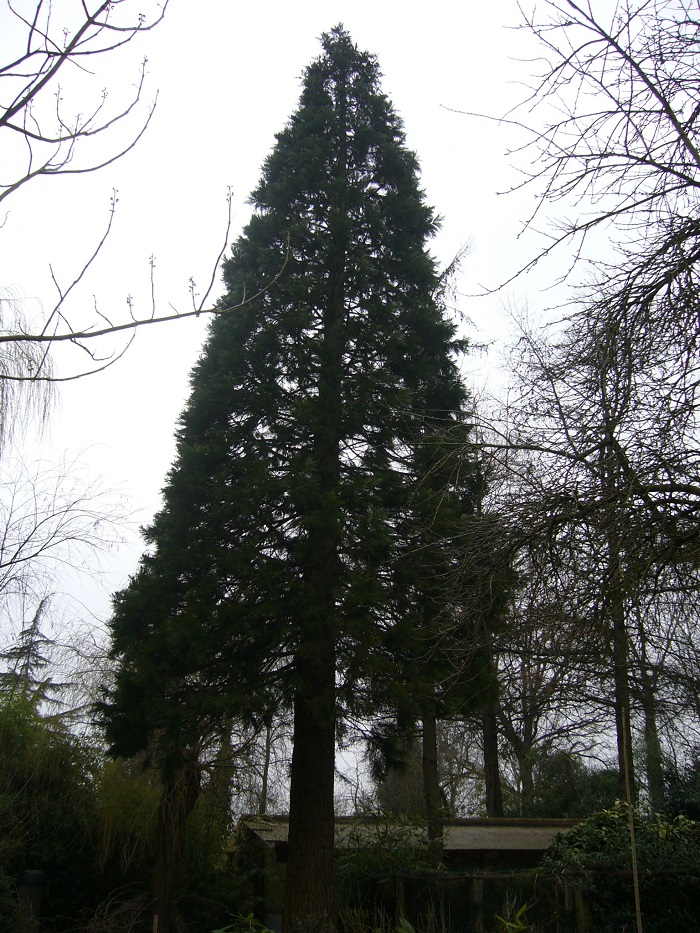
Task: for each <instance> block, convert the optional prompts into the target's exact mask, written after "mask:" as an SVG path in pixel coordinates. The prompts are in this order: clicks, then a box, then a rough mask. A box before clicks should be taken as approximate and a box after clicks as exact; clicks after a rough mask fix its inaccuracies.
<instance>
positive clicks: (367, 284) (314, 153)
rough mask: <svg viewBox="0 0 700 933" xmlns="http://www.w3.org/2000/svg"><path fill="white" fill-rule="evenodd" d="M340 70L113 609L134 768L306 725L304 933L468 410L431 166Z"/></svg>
mask: <svg viewBox="0 0 700 933" xmlns="http://www.w3.org/2000/svg"><path fill="white" fill-rule="evenodd" d="M323 49H324V51H323V54H322V56H321V57H320V58H319V59H318V60H317V61H315V62H314V63H312V64H311V65H310V66H309V67H308V69H307V70H306V72H305V75H304V86H303V92H302V96H301V101H300V105H299V108H298V110H297V111H296V113H295V114H294V115H293V116H292V118H291V120H290V121H289V123H288V125H287V126H286V127H285V129H284V130H283V131H282V132H281V133H279V134H278V136H277V144H276V146H275V148H274V150H273V152H272V153H271V155H270V156H269V157H268V159H267V161H266V163H265V166H264V170H263V175H262V179H261V181H260V184H259V186H258V187H257V189H256V190H255V191H254V192H253V195H252V203H253V205H254V208H255V213H254V216H253V218H252V220H251V222H250V223H249V225H248V226H247V228H246V230H245V231H244V234H243V235H242V237H241V238H240V239H239V241H238V242H237V243H236V245H235V247H234V250H233V255H232V257H231V258H230V259H229V260H228V261H227V262H226V264H225V272H224V277H225V282H226V285H227V289H228V291H227V294H226V296H225V297H224V298H223V299H222V302H223V303H225V304H226V305H230V304H237V303H241V302H242V301H243V300H244V299H246V298H247V297H249V296H251V295H256V296H257V297H256V298H255V300H252V301H249V302H248V303H247V304H245V305H244V306H243V307H242V308H241V310H240V311H239V312H237V313H235V314H230V315H225V316H221V317H219V318H217V319H216V320H215V321H214V322H212V325H211V330H210V335H209V338H208V341H207V343H206V345H205V348H204V351H203V354H202V357H201V360H200V362H199V363H198V365H197V366H196V367H195V370H194V372H193V375H192V394H191V397H190V400H189V403H188V405H187V407H186V408H185V411H184V412H183V415H182V417H181V420H180V426H179V429H178V450H177V459H176V462H175V464H174V466H173V468H172V470H171V471H170V474H169V476H168V483H167V486H166V488H165V491H164V496H165V502H164V507H163V509H162V510H161V512H160V513H159V514H158V515H157V517H156V519H155V521H154V523H153V525H152V526H151V528H150V529H149V530H148V531H147V540H148V542H149V544H150V545H151V547H152V551H151V552H150V553H149V554H147V555H146V556H144V558H143V559H142V564H141V569H140V570H139V572H138V574H137V575H136V576H135V577H134V578H133V580H132V581H131V583H130V585H129V587H128V588H127V589H126V590H124V591H123V592H122V593H121V594H119V595H118V597H117V599H116V602H115V614H114V618H113V621H112V633H113V654H114V657H115V659H116V660H117V662H118V665H119V669H118V673H117V677H116V681H115V686H114V690H113V692H112V696H111V700H110V702H109V705H108V710H107V720H108V734H109V735H110V737H111V740H112V743H113V744H112V747H113V750H114V751H115V752H119V751H122V750H124V748H125V747H126V746H128V748H129V750H133V749H134V747H135V746H136V745H138V744H139V743H141V744H145V743H147V742H148V740H149V738H150V737H151V736H153V735H154V734H155V733H156V732H157V733H158V736H159V739H158V741H159V742H163V741H164V738H165V737H166V736H167V740H168V742H169V743H170V745H171V747H172V748H178V747H180V748H181V747H183V746H184V744H185V734H186V730H185V729H183V723H184V721H185V719H186V720H187V722H188V723H191V721H192V717H193V716H195V715H197V714H196V713H194V712H193V711H194V710H199V711H200V713H202V714H203V713H204V712H206V715H214V716H216V715H219V716H220V715H224V714H226V715H234V716H236V715H239V716H240V715H245V714H246V712H248V713H257V714H261V713H264V712H265V711H266V710H268V709H270V708H272V707H273V706H274V705H275V704H279V703H281V704H282V705H289V706H291V707H292V708H293V713H294V747H293V754H292V763H291V791H290V829H289V862H288V866H287V897H286V905H285V910H286V914H285V928H286V929H287V930H288V931H292V930H296V929H298V928H301V927H303V928H305V929H307V928H312V929H314V930H319V931H320V930H322V929H323V928H324V925H328V926H329V927H332V926H333V924H334V919H335V900H334V888H333V830H334V814H333V780H334V759H335V738H336V726H337V721H338V715H339V714H340V716H341V717H342V715H343V713H344V711H345V710H347V709H352V708H353V707H355V706H356V703H357V696H358V695H360V694H362V693H363V691H358V689H357V688H358V686H359V685H361V684H367V683H370V682H374V685H375V686H374V691H375V693H376V692H377V691H379V687H378V686H377V685H378V684H380V683H381V684H383V685H384V688H385V689H386V686H387V685H389V684H391V681H392V670H391V669H390V667H388V666H387V665H388V663H389V660H390V659H391V657H392V652H391V650H390V647H391V642H392V640H394V641H397V642H398V641H400V640H401V638H403V637H404V635H403V631H402V624H403V622H402V619H401V617H400V614H399V613H397V611H396V585H395V583H396V580H395V578H396V573H397V569H396V568H397V565H400V564H401V560H402V557H403V555H404V554H405V552H406V549H407V536H408V535H409V534H410V535H412V536H413V537H414V538H415V536H416V535H417V533H418V532H417V528H418V526H419V525H422V524H423V523H424V519H425V515H426V513H427V511H428V509H429V508H430V507H431V504H432V507H433V509H435V508H436V507H437V503H438V502H439V498H438V497H437V495H436V489H435V485H434V484H426V485H425V486H424V487H421V484H420V482H419V481H418V477H419V475H420V464H421V462H422V461H423V460H424V459H425V458H426V451H427V450H429V448H430V445H431V444H432V443H433V438H434V437H437V436H439V435H440V434H442V432H444V431H446V430H449V429H451V428H454V426H455V425H456V424H459V423H460V422H461V421H462V419H463V415H464V409H465V406H466V402H467V396H466V393H465V390H464V388H463V385H462V383H461V381H460V378H459V371H458V367H457V359H456V357H457V355H458V353H459V351H460V350H461V349H462V346H461V344H460V343H459V342H458V341H457V340H456V338H455V328H454V326H453V324H452V323H451V322H450V321H449V320H448V318H447V315H446V312H445V310H444V308H443V307H442V303H441V300H440V288H439V285H440V282H439V276H438V275H437V272H436V268H435V263H434V260H433V259H432V257H431V256H430V254H429V253H428V252H427V249H426V243H427V241H428V239H429V238H430V236H431V235H432V233H433V232H434V231H435V229H436V220H435V217H434V215H433V213H432V211H431V210H430V208H429V207H427V206H426V204H425V203H424V197H423V193H422V191H421V189H420V187H419V183H418V176H417V163H416V159H415V156H414V155H413V154H412V153H411V152H410V151H409V150H408V149H407V148H406V145H405V140H404V133H403V129H402V126H401V122H400V120H399V118H398V117H397V116H396V114H395V113H394V111H393V109H392V107H391V105H390V103H389V102H388V100H387V98H386V97H385V96H384V95H383V94H382V93H381V91H380V89H379V69H378V66H377V63H376V61H375V59H374V58H373V57H372V56H371V55H369V54H367V53H364V52H360V51H358V49H357V48H356V47H355V46H354V44H353V43H352V41H351V39H350V37H349V36H348V34H347V33H346V32H345V31H344V30H343V29H342V28H341V27H338V28H336V29H335V30H333V32H332V33H330V34H329V35H325V36H324V37H323ZM285 256H288V258H287V263H286V267H285V270H284V274H283V275H282V276H281V278H280V279H279V281H278V282H277V284H276V285H275V286H274V287H273V288H269V289H265V286H266V285H267V283H269V281H270V278H271V276H272V277H274V275H275V274H276V273H277V271H278V270H279V268H280V266H281V264H282V263H283V262H284V260H285ZM446 494H447V495H449V494H450V492H449V490H447V491H446ZM416 585H417V586H420V583H417V584H416ZM387 646H389V647H387ZM396 671H397V672H398V673H399V674H400V667H399V666H397V667H396ZM158 693H160V694H162V695H163V696H164V702H163V703H158V704H154V706H153V707H152V708H151V707H150V706H149V712H148V714H147V715H148V717H149V718H148V721H144V717H143V710H144V707H145V706H148V705H149V704H148V703H144V699H149V701H150V698H151V697H153V698H155V696H156V695H157V694H158ZM134 698H137V702H136V704H134V702H133V701H134ZM188 711H189V712H188ZM180 713H182V716H181V717H180V721H179V722H178V716H180ZM161 717H162V718H161ZM183 717H184V718H183ZM159 719H160V721H159ZM164 724H166V725H165V728H164ZM191 739H192V733H190V737H189V740H190V741H191ZM305 925H306V926H305ZM309 925H310V926H309Z"/></svg>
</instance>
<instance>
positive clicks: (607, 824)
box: [541, 801, 700, 933]
mask: <svg viewBox="0 0 700 933" xmlns="http://www.w3.org/2000/svg"><path fill="white" fill-rule="evenodd" d="M634 825H635V839H636V847H637V861H638V865H639V878H640V895H641V904H642V913H643V917H644V921H645V926H648V928H649V929H653V930H654V933H675V931H676V930H678V929H682V928H683V927H684V925H685V927H686V928H687V929H693V928H694V927H695V921H696V919H697V917H698V912H699V910H700V900H699V898H698V894H697V887H698V879H699V878H700V823H696V822H695V821H694V820H690V819H688V818H687V817H683V816H678V817H676V818H675V819H670V818H669V817H667V816H666V815H664V814H662V813H654V812H649V813H642V814H640V813H635V815H634ZM541 865H542V868H543V869H544V870H545V871H549V872H553V873H555V874H564V873H566V874H567V875H568V880H569V882H570V883H572V884H576V885H578V886H580V887H581V888H582V889H583V890H584V893H585V896H586V898H587V899H588V900H589V902H590V906H591V909H592V912H593V917H594V921H595V929H596V931H597V933H607V931H613V930H619V929H620V928H621V926H622V925H623V924H624V923H630V922H632V920H633V918H634V903H633V898H632V885H631V881H630V877H631V847H630V838H629V826H628V812H627V805H626V804H625V803H622V802H621V801H617V802H616V803H615V805H614V806H613V807H611V808H610V809H608V810H602V811H601V812H600V813H596V814H594V815H593V816H591V817H590V818H589V819H587V820H584V821H583V822H582V823H581V824H579V826H577V827H575V828H574V829H572V830H571V831H570V832H569V833H567V835H566V836H563V837H562V836H560V837H559V838H558V839H557V840H556V841H555V842H554V843H553V844H552V846H551V847H550V848H549V850H548V851H547V853H546V854H545V857H544V859H543V860H542V863H541Z"/></svg>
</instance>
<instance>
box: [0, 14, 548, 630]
mask: <svg viewBox="0 0 700 933" xmlns="http://www.w3.org/2000/svg"><path fill="white" fill-rule="evenodd" d="M21 5H22V4H21V3H20V6H21ZM25 5H26V4H25ZM30 5H31V4H30ZM74 6H75V3H74V0H57V2H56V3H55V13H54V16H55V17H56V18H57V19H58V18H59V17H60V16H61V15H64V14H65V11H66V10H69V9H71V8H72V7H74ZM134 8H135V9H136V8H138V10H141V9H143V10H144V11H147V10H148V8H149V4H148V3H145V2H144V3H143V4H141V6H138V5H136V4H135V5H134ZM0 9H1V11H2V12H0V52H1V53H2V54H3V55H7V46H8V44H9V41H10V39H9V37H10V34H11V30H10V28H9V26H10V13H9V11H8V8H7V6H6V4H5V2H4V0H3V2H2V5H1V7H0ZM519 21H520V15H519V12H518V5H517V3H516V2H515V0H497V2H495V3H493V4H491V5H489V6H487V5H485V4H484V5H481V4H472V3H464V2H463V3H456V2H454V0H450V2H447V0H432V2H431V3H429V4H421V5H420V6H418V5H417V4H416V5H414V6H412V7H411V6H409V5H407V4H403V3H402V4H398V3H393V2H386V0H385V2H382V0H371V2H368V0H353V2H342V0H324V2H320V0H318V2H309V0H299V2H296V3H281V2H277V0H271V2H270V0H268V2H267V3H245V4H244V3H240V2H228V0H198V2H197V4H196V5H195V4H193V3H191V2H188V0H171V3H170V6H169V8H168V12H167V15H166V19H165V21H164V23H163V24H162V25H161V26H159V27H158V29H157V30H156V31H155V32H154V33H152V34H149V35H146V36H144V37H143V38H142V39H140V40H139V43H138V44H136V43H135V44H134V46H133V47H132V48H131V49H130V50H129V51H128V53H127V54H125V55H123V56H121V57H120V58H118V59H116V58H115V59H113V60H112V61H111V62H110V69H109V72H108V73H107V72H104V73H101V74H100V75H98V76H96V77H95V78H94V79H92V78H91V77H90V75H86V74H83V75H78V74H76V75H75V76H73V77H72V78H71V80H70V81H68V82H67V84H66V87H65V90H64V92H63V96H64V102H65V105H66V108H67V109H70V108H71V106H72V109H74V110H78V109H82V108H83V107H84V106H87V104H84V101H86V100H88V101H89V100H90V99H93V98H94V96H95V94H96V93H98V92H99V90H100V89H101V88H102V86H103V84H105V83H106V84H107V86H108V90H109V93H110V98H113V99H115V100H117V99H118V98H119V95H120V94H125V93H128V92H129V90H130V88H131V87H132V85H133V83H134V81H135V80H136V78H137V75H138V62H139V60H140V58H141V57H142V56H143V55H147V56H148V59H149V61H148V79H147V88H146V98H147V99H148V100H150V99H152V98H153V96H154V95H155V93H156V91H158V94H159V97H158V106H157V109H156V112H155V116H154V118H153V121H152V124H151V126H150V127H149V129H148V132H147V135H146V136H145V138H144V139H143V140H142V141H141V142H140V143H139V145H138V147H137V148H136V149H135V150H134V151H133V152H132V153H130V154H129V155H128V156H126V157H125V158H124V159H123V160H122V161H120V162H119V163H116V164H115V165H114V166H111V167H109V168H107V169H105V170H103V171H101V172H100V173H99V174H97V175H93V176H79V177H77V178H70V179H68V178H64V179H48V180H39V181H37V182H34V183H32V184H31V185H29V186H27V187H26V188H25V189H24V190H23V191H22V192H20V193H18V194H17V195H16V196H15V197H14V198H13V199H10V200H9V201H8V202H6V203H7V207H8V209H9V214H8V216H7V219H6V221H5V224H4V226H3V227H2V228H1V229H0V244H1V245H0V284H1V285H2V286H4V287H12V288H14V289H16V290H17V291H18V293H20V294H21V295H22V296H23V298H24V300H25V305H26V307H27V309H28V311H29V313H30V314H35V315H37V316H39V315H40V313H41V309H42V307H43V308H49V307H50V306H51V302H52V298H53V294H52V289H51V282H50V279H49V277H48V266H49V264H50V263H51V264H52V265H53V267H54V270H55V272H56V274H57V276H58V277H59V279H63V280H67V279H68V278H69V277H70V275H71V273H72V272H75V271H76V270H77V269H79V268H80V267H81V265H82V263H83V262H84V260H85V258H86V256H87V255H88V254H89V251H90V249H91V247H93V246H94V243H95V242H96V239H97V238H98V236H99V232H100V230H101V229H102V226H103V225H104V223H105V221H106V218H107V213H108V208H109V202H110V196H111V192H112V189H118V192H119V204H118V213H117V219H116V226H115V231H114V234H113V236H112V237H111V240H110V242H109V243H108V245H107V247H106V249H105V252H104V254H103V255H102V257H101V259H100V261H99V262H98V264H97V265H96V267H95V269H94V272H93V273H92V274H91V276H90V278H89V280H88V281H86V283H85V285H84V288H83V290H82V291H81V292H80V293H79V295H78V296H77V304H76V305H74V307H75V308H76V313H77V309H78V307H79V306H80V305H81V303H82V307H83V308H84V307H88V308H89V307H91V305H92V301H93V297H92V296H93V295H95V296H96V300H97V302H98V306H99V308H100V309H101V310H102V311H103V312H104V313H105V314H107V315H109V316H110V317H118V316H119V315H120V314H122V313H123V311H124V309H125V308H126V299H127V295H132V296H133V298H134V300H135V302H136V308H137V311H138V310H139V309H142V310H147V307H148V290H149V257H150V256H151V255H155V257H156V290H157V299H158V303H159V309H163V308H166V307H167V305H168V302H172V303H173V304H174V305H175V306H177V307H185V306H186V305H187V301H188V292H187V287H188V280H189V278H190V276H194V278H195V279H196V281H197V283H198V284H199V285H200V286H201V285H203V284H204V282H205V281H206V280H207V279H208V278H209V276H210V274H211V267H212V263H213V260H214V257H215V256H216V254H217V252H218V250H219V248H220V245H221V239H222V236H223V232H224V224H225V217H226V207H225V198H226V191H227V188H228V186H231V188H232V189H233V191H234V215H235V216H234V228H233V231H232V235H231V238H230V239H231V240H233V239H234V238H235V235H236V234H237V232H238V231H240V229H241V227H242V225H243V224H244V222H245V221H246V219H247V217H248V208H247V206H246V199H247V195H248V192H249V191H250V190H251V188H252V187H253V186H254V185H255V184H256V182H257V179H258V175H259V171H260V166H261V164H262V162H263V160H264V158H265V156H266V155H267V154H268V152H269V151H270V149H271V147H272V145H273V143H274V134H275V132H276V131H278V130H279V129H281V128H282V126H283V125H284V123H285V121H286V120H287V118H288V117H289V116H290V114H291V113H292V112H293V110H294V108H295V106H296V103H297V100H298V95H299V89H300V75H301V72H302V70H303V68H304V67H305V66H306V65H307V64H308V63H309V61H310V60H311V59H313V58H314V57H316V56H317V55H318V54H319V43H318V37H319V36H320V34H321V33H322V32H324V31H327V30H329V29H330V28H332V27H333V26H334V25H336V24H337V23H339V22H342V23H343V24H344V25H345V26H346V28H347V29H348V30H349V31H350V33H351V35H352V36H353V38H354V40H355V41H356V42H357V44H358V45H359V46H360V47H361V48H364V49H367V50H369V51H371V52H373V53H375V54H376V55H377V57H378V59H379V63H380V66H381V69H382V72H383V74H384V83H383V86H384V90H385V91H386V93H387V94H388V95H389V96H390V98H391V99H392V100H393V102H394V105H395V107H396V109H397V110H398V112H399V113H400V114H401V115H402V117H403V119H404V122H405V128H406V133H407V138H408V144H409V145H410V146H411V148H413V149H414V150H415V151H416V153H417V155H418V158H419V161H420V164H421V166H422V177H423V184H424V187H425V189H426V191H427V196H428V200H429V201H430V203H431V204H432V205H433V206H434V207H435V208H436V210H437V211H438V213H440V214H441V215H442V216H443V217H444V223H443V229H442V232H441V234H440V235H439V237H438V238H437V240H436V242H435V244H434V251H435V253H436V255H437V256H438V258H439V260H440V261H441V262H443V263H445V264H446V263H447V262H449V260H450V259H451V258H452V257H453V255H454V254H455V253H456V252H457V250H458V249H459V248H460V247H461V246H462V245H463V244H464V243H466V242H467V241H471V242H472V244H473V249H472V252H471V255H470V256H469V258H468V259H467V260H466V262H465V265H464V274H463V278H462V280H461V289H462V291H463V292H464V294H465V297H464V298H463V299H462V306H461V310H462V311H463V313H464V314H466V315H468V316H469V318H471V319H472V321H473V322H474V324H475V328H474V329H473V331H472V337H473V339H474V340H475V341H481V340H485V339H486V340H490V339H492V338H494V337H497V336H499V335H501V336H502V335H503V334H504V332H505V329H506V327H507V325H506V323H505V321H506V317H505V313H504V312H503V310H502V307H503V305H504V304H505V303H508V302H511V301H515V302H522V301H524V300H525V298H526V297H527V300H528V301H529V303H530V305H533V306H535V307H537V306H538V305H539V304H541V303H545V299H541V298H540V296H539V294H538V287H539V286H537V285H536V284H535V285H533V284H532V283H528V282H527V281H526V280H522V281H519V282H518V283H516V285H515V286H514V287H513V288H511V289H509V290H507V291H506V293H505V294H502V295H500V296H498V297H497V298H487V299H477V298H471V297H468V294H469V293H471V292H475V291H478V287H479V283H481V284H485V285H495V284H497V283H498V282H499V281H500V280H502V279H504V278H506V277H507V276H508V274H510V273H511V272H512V271H513V270H514V268H516V267H517V266H518V265H519V264H520V263H521V262H522V261H524V259H525V258H527V256H529V255H532V253H533V252H534V250H535V248H536V244H535V243H534V242H533V241H532V240H528V239H525V240H524V241H522V240H521V241H518V240H517V239H516V236H517V234H518V231H519V229H520V221H522V219H523V218H524V217H525V216H526V214H527V212H528V209H529V208H530V207H531V205H532V204H533V203H534V201H533V193H525V194H520V195H514V196H507V195H500V196H499V195H498V194H497V192H499V191H503V190H504V189H507V188H509V187H511V186H512V185H513V184H515V183H517V181H518V175H517V174H516V173H515V172H514V170H513V169H512V168H511V167H510V163H509V159H508V158H507V157H506V154H505V151H506V149H507V148H508V146H509V145H512V144H513V142H514V139H513V137H512V135H511V131H510V130H509V129H508V128H506V127H503V126H500V127H499V126H498V125H497V124H495V123H491V122H487V121H479V120H476V119H473V118H469V117H466V116H463V115H460V114H458V113H455V112H454V111H455V110H462V111H476V112H483V113H489V114H494V115H498V114H500V113H502V112H504V111H505V110H506V109H507V107H508V105H509V104H510V103H513V102H515V101H516V100H519V99H520V98H521V97H522V96H523V90H522V88H519V87H518V82H526V81H527V80H528V77H529V75H530V73H531V71H532V65H531V64H530V63H529V62H528V61H527V60H528V59H531V58H532V57H533V56H534V55H535V54H536V52H537V50H536V48H535V47H534V46H533V43H532V40H531V38H530V37H529V35H528V34H527V33H525V32H518V31H514V30H512V29H509V28H507V27H514V26H516V25H517V24H518V22H519ZM3 34H4V36H5V38H4V39H3ZM3 46H4V48H3ZM71 82H73V83H71ZM2 159H3V154H2V153H0V166H1V165H2ZM543 276H544V277H543ZM537 281H539V282H540V283H542V282H544V281H546V272H545V273H540V278H539V279H538V280H537ZM216 294H218V291H217V292H216ZM203 334H204V321H203V319H198V320H191V321H188V322H178V323H176V324H172V325H166V326H158V327H157V328H152V329H148V330H142V331H141V332H139V333H138V335H137V337H136V341H135V343H134V345H133V346H132V347H131V348H130V349H129V351H128V354H127V356H126V357H125V358H124V359H123V360H122V361H120V362H119V363H117V364H116V365H115V366H114V367H113V368H112V369H110V370H108V371H107V372H105V373H102V374H99V375H96V376H92V377H90V378H89V379H86V380H82V381H78V382H74V383H68V384H65V385H63V386H62V387H61V388H60V398H59V405H58V409H57V411H56V413H55V416H54V419H53V422H52V427H51V432H50V436H49V437H48V438H47V439H46V440H45V442H44V443H43V447H42V449H41V453H40V454H39V452H37V456H38V455H41V456H44V457H46V458H49V459H53V458H55V457H56V456H58V455H63V454H65V453H67V454H68V455H69V456H76V455H80V458H81V460H82V461H83V462H84V463H85V464H86V468H87V469H88V470H89V471H91V472H92V473H93V474H94V475H101V476H102V477H104V480H105V482H106V483H107V484H109V485H114V486H116V487H119V488H120V489H122V490H123V491H126V492H127V493H128V494H129V495H130V496H131V499H132V502H133V508H134V510H135V511H136V512H137V513H138V519H137V520H138V522H139V523H147V522H148V521H149V519H150V517H151V515H152V514H153V512H154V510H155V509H156V508H157V506H158V495H159V490H160V488H161V486H162V484H163V480H164V476H165V473H166V471H167V469H168V467H169V465H170V462H171V460H172V456H173V450H174V447H173V440H172V435H173V430H174V426H175V421H176V418H177V416H178V414H179V412H180V410H181V408H182V405H183V402H184V400H185V398H186V395H187V391H188V374H189V370H190V367H191V365H192V364H193V363H194V361H195V360H196V358H197V355H198V351H199V348H200V346H201V341H202V337H203ZM115 346H118V344H116V345H115ZM58 361H59V365H64V363H63V360H62V358H61V357H59V358H58ZM65 365H67V363H66V364H65ZM469 365H470V366H473V368H474V371H475V376H474V378H475V380H476V382H477V383H481V381H482V379H483V374H484V371H485V370H484V363H483V358H481V357H474V358H473V359H472V360H471V361H470V363H469ZM32 450H33V448H32ZM128 539H129V540H128V542H127V544H125V546H124V548H122V549H121V550H120V551H118V552H116V553H115V554H114V555H113V556H112V559H111V562H110V564H109V567H110V568H111V574H110V575H109V576H108V577H107V578H106V582H105V587H106V589H110V588H114V587H116V586H118V585H120V584H122V583H123V582H124V581H125V578H126V575H127V574H128V573H129V572H130V571H133V570H134V569H135V566H136V562H137V559H138V555H139V554H140V551H141V544H140V541H139V539H138V537H137V536H136V535H134V534H129V535H128ZM78 595H79V596H80V598H83V599H86V600H87V601H88V602H89V604H90V606H91V607H93V608H94V609H95V611H97V612H98V613H100V612H101V613H102V614H103V615H105V614H106V613H107V612H108V605H109V604H108V598H107V596H106V595H103V596H96V595H94V594H91V593H88V591H87V589H86V591H85V592H84V593H79V594H78Z"/></svg>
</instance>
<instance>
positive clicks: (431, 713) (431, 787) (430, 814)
mask: <svg viewBox="0 0 700 933" xmlns="http://www.w3.org/2000/svg"><path fill="white" fill-rule="evenodd" d="M421 762H422V767H423V796H424V799H425V815H426V817H427V821H428V844H429V847H430V857H431V860H432V862H433V865H434V867H435V868H437V867H438V865H440V863H441V862H442V835H443V829H442V817H443V807H442V795H441V793H440V778H439V775H438V750H437V718H436V716H435V706H434V704H432V703H429V704H426V707H425V709H424V711H423V753H422V758H421Z"/></svg>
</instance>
